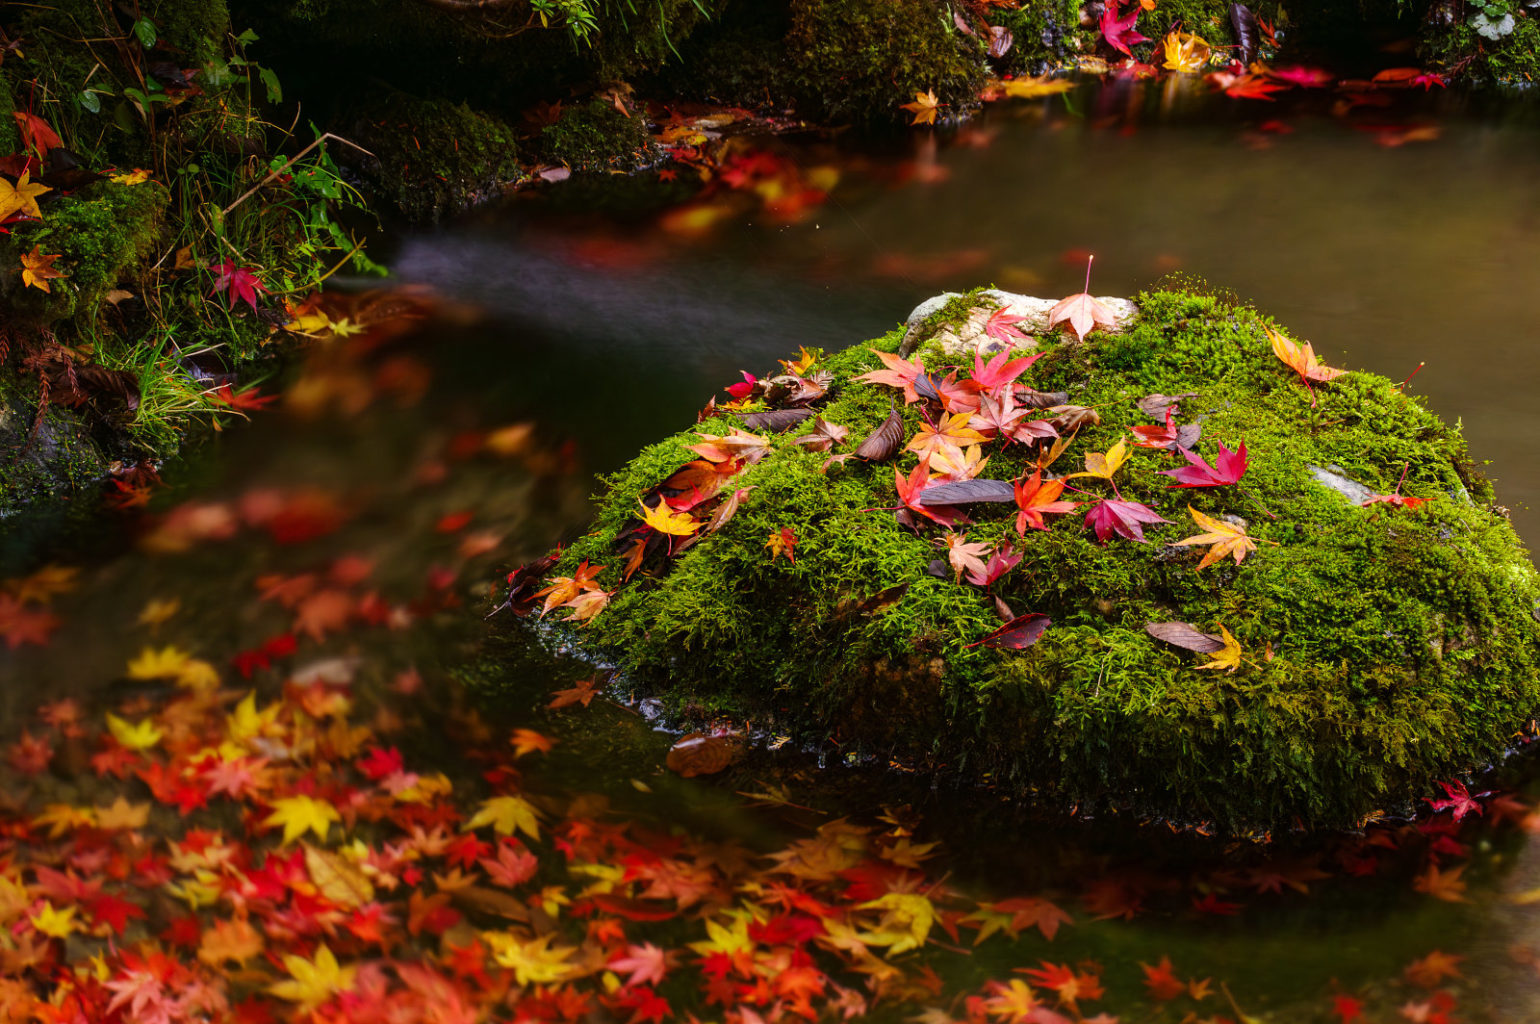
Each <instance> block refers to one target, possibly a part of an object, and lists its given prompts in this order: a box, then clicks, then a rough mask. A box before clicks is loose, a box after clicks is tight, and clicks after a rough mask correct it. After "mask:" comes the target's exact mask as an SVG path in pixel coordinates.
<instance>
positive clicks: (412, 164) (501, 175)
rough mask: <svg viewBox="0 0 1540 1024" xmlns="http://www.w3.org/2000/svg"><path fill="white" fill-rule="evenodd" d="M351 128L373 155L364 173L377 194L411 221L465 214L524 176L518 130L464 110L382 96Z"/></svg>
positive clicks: (370, 102) (345, 155) (372, 100)
mask: <svg viewBox="0 0 1540 1024" xmlns="http://www.w3.org/2000/svg"><path fill="white" fill-rule="evenodd" d="M351 120H352V124H351V129H350V130H351V134H350V136H349V137H350V138H352V139H355V140H356V141H357V142H358V144H359V145H361V146H363V147H364V148H365V149H367V150H369V151H370V152H371V153H372V154H373V156H372V157H371V158H369V159H368V160H367V161H365V163H364V164H363V169H364V171H365V173H366V175H367V177H368V178H369V179H370V182H371V184H372V186H373V189H374V191H375V192H376V193H377V194H378V195H380V196H381V197H382V198H384V199H385V200H386V201H388V202H389V203H391V204H392V205H394V206H395V207H396V208H397V209H399V210H400V211H401V212H402V213H403V214H404V215H405V216H406V217H407V218H408V219H410V220H437V219H438V218H440V217H442V216H444V215H445V214H450V213H456V212H459V211H461V210H464V209H466V208H467V207H469V206H471V205H473V204H474V203H476V202H478V201H480V200H484V199H486V198H488V197H490V196H492V195H496V194H497V192H498V191H499V190H500V189H501V187H502V186H504V185H506V184H508V183H509V182H511V181H513V180H515V179H516V178H517V177H518V176H519V163H518V143H517V141H516V139H515V137H514V132H513V129H512V128H511V127H510V126H509V125H508V124H507V123H506V122H504V121H503V120H502V119H501V118H498V117H495V116H493V115H491V114H486V113H483V112H481V111H477V110H472V109H471V108H470V107H468V106H466V105H465V104H463V103H449V102H445V101H442V100H425V99H419V98H417V97H414V96H408V95H407V94H406V93H402V92H396V91H394V90H382V91H380V92H377V93H376V95H374V96H373V97H371V98H370V99H369V100H368V101H367V102H365V103H364V104H362V105H361V106H360V107H359V108H358V109H357V110H356V111H355V113H354V115H353V117H352V118H351ZM340 155H341V156H342V157H343V158H345V159H349V160H353V159H356V154H354V153H348V152H344V153H341V154H340Z"/></svg>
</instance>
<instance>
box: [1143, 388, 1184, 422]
mask: <svg viewBox="0 0 1540 1024" xmlns="http://www.w3.org/2000/svg"><path fill="white" fill-rule="evenodd" d="M1197 397H1198V393H1197V392H1196V391H1183V392H1182V393H1181V394H1180V395H1162V394H1160V393H1159V392H1156V393H1155V394H1153V395H1145V396H1144V397H1143V398H1141V399H1139V401H1138V402H1136V403H1134V404H1135V405H1137V406H1139V411H1140V412H1142V413H1144V414H1145V415H1146V416H1148V417H1149V418H1150V419H1152V420H1164V419H1165V418H1166V410H1167V409H1172V407H1173V406H1175V405H1178V404H1179V403H1180V402H1181V401H1182V400H1183V399H1186V398H1197ZM1171 415H1172V416H1173V417H1175V416H1176V410H1175V409H1172V412H1171Z"/></svg>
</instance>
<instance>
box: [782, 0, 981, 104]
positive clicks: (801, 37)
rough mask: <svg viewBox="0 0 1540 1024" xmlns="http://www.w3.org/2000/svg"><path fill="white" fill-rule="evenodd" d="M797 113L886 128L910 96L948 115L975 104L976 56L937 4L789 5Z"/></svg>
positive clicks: (912, 0) (859, 1)
mask: <svg viewBox="0 0 1540 1024" xmlns="http://www.w3.org/2000/svg"><path fill="white" fill-rule="evenodd" d="M786 53H787V58H788V60H789V61H790V62H791V71H792V75H793V82H792V91H793V93H794V96H795V99H796V102H797V110H798V113H800V114H802V115H803V116H804V117H809V118H812V119H815V120H826V121H834V122H842V121H843V122H851V121H853V122H892V121H896V120H897V119H898V118H899V117H900V116H902V115H903V111H902V110H900V109H899V105H900V104H902V103H907V102H909V101H910V100H912V99H913V97H914V94H915V93H916V92H927V91H928V92H934V93H935V94H936V96H937V98H938V99H939V100H940V102H941V103H942V104H945V110H946V112H947V113H962V112H966V111H968V110H970V109H972V108H973V107H974V106H976V105H977V103H978V93H979V87H980V86H981V85H982V84H983V82H984V76H985V71H986V68H985V65H984V56H983V48H982V46H981V45H980V44H979V42H978V40H977V39H975V38H972V37H970V36H967V35H964V34H963V33H962V32H961V31H959V30H958V28H957V25H956V23H955V21H954V20H953V11H952V6H951V5H950V4H947V3H942V2H938V0H885V2H883V3H871V2H870V0H794V2H793V4H792V18H791V28H790V31H789V33H788V34H787V38H786Z"/></svg>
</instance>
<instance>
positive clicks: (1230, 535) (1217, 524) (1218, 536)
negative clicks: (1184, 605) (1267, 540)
mask: <svg viewBox="0 0 1540 1024" xmlns="http://www.w3.org/2000/svg"><path fill="white" fill-rule="evenodd" d="M1187 511H1188V513H1189V514H1191V515H1192V518H1193V522H1195V523H1197V524H1198V525H1199V526H1200V527H1202V528H1203V529H1205V530H1207V531H1208V532H1207V533H1200V534H1198V535H1197V536H1194V537H1188V538H1186V539H1184V540H1179V541H1176V542H1175V543H1174V544H1173V546H1174V547H1179V548H1182V547H1191V546H1192V545H1194V544H1209V545H1212V546H1211V547H1210V548H1209V549H1208V550H1207V551H1205V552H1204V553H1203V561H1201V562H1199V563H1198V568H1199V569H1207V568H1208V567H1209V566H1211V565H1213V564H1214V563H1215V562H1217V561H1219V560H1220V559H1222V558H1224V557H1226V556H1230V557H1233V558H1234V559H1235V564H1236V565H1240V564H1241V562H1243V561H1244V560H1245V558H1246V556H1247V555H1248V554H1250V553H1251V552H1253V551H1255V550H1256V549H1257V542H1256V541H1255V540H1253V539H1252V538H1251V537H1248V536H1247V535H1246V530H1245V528H1244V527H1240V526H1232V525H1230V524H1229V523H1226V522H1224V521H1223V520H1219V519H1214V518H1211V517H1209V516H1206V515H1204V514H1203V513H1202V512H1199V511H1198V510H1197V509H1195V508H1193V507H1192V506H1191V505H1188V506H1187Z"/></svg>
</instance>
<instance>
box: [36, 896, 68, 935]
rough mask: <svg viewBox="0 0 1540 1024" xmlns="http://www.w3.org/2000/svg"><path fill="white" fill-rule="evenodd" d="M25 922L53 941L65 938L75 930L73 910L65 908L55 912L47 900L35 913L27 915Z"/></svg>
mask: <svg viewBox="0 0 1540 1024" xmlns="http://www.w3.org/2000/svg"><path fill="white" fill-rule="evenodd" d="M27 920H28V921H30V922H31V923H32V927H34V928H36V929H37V930H38V931H40V932H42V933H43V934H44V935H48V936H51V937H52V938H55V939H63V938H67V937H68V936H69V935H70V933H72V932H74V931H75V930H76V922H75V908H74V907H65V908H64V909H63V910H55V909H54V905H53V904H52V903H50V902H49V901H48V900H44V901H43V906H42V908H41V909H40V910H38V912H37V913H35V914H31V915H28V917H27Z"/></svg>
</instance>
